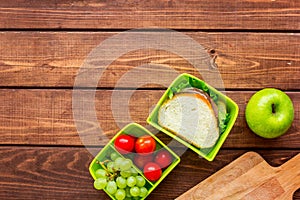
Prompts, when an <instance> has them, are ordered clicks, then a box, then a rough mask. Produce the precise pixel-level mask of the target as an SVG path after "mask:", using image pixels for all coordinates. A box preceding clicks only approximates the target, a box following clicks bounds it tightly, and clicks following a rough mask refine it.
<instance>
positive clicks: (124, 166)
mask: <svg viewBox="0 0 300 200" xmlns="http://www.w3.org/2000/svg"><path fill="white" fill-rule="evenodd" d="M131 166H132V161H131V160H130V159H124V160H123V162H121V163H120V165H119V167H120V170H121V171H127V170H130V168H131Z"/></svg>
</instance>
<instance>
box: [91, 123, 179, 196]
mask: <svg viewBox="0 0 300 200" xmlns="http://www.w3.org/2000/svg"><path fill="white" fill-rule="evenodd" d="M120 134H128V135H132V136H135V137H139V136H142V135H150V136H151V137H153V138H154V140H155V141H156V150H160V149H162V148H163V149H165V150H167V151H168V152H170V154H171V155H172V157H173V162H172V164H170V165H169V166H168V167H167V168H166V169H164V170H163V172H162V176H161V177H160V179H159V180H157V181H155V182H151V181H149V180H147V178H146V177H145V176H144V175H143V173H142V171H141V170H140V169H139V168H138V167H136V166H134V168H135V169H136V170H137V172H138V173H139V174H140V175H141V176H143V177H144V178H145V180H146V185H145V187H146V188H147V189H148V195H149V194H150V193H151V192H152V191H153V190H154V189H155V188H156V187H157V186H158V184H159V183H160V182H161V181H162V180H163V179H164V178H165V177H166V176H167V175H168V174H169V173H170V172H171V171H172V170H173V169H174V167H175V166H176V165H178V163H179V162H180V158H179V156H177V155H176V154H175V153H174V152H173V151H172V150H171V149H170V148H168V147H167V146H166V145H165V144H164V143H163V142H161V141H160V140H159V139H158V138H157V137H156V136H155V135H153V134H152V133H151V132H149V131H148V130H147V129H146V128H144V127H143V126H141V125H139V124H137V123H131V124H128V125H127V126H125V127H124V128H123V129H122V130H120V131H119V132H118V133H117V134H116V135H115V136H114V137H113V138H112V139H111V140H110V141H109V143H108V144H107V145H106V146H105V147H104V148H103V149H102V150H101V151H100V152H99V153H98V155H97V156H96V157H95V158H94V159H93V161H92V162H91V164H90V167H89V171H90V174H91V175H92V177H93V178H94V180H95V179H96V175H95V172H96V170H97V169H99V168H102V167H101V165H99V164H98V163H97V161H104V160H106V159H107V155H108V153H109V152H110V153H111V152H112V151H114V152H117V153H118V154H119V152H118V151H117V150H116V149H115V148H114V141H115V139H116V138H117V137H118V136H119V135H120ZM119 155H120V156H122V157H125V158H131V159H132V157H131V156H132V155H130V154H129V155H121V154H119ZM104 191H105V192H106V193H107V194H108V195H109V196H110V197H111V199H115V197H114V196H112V195H110V194H109V193H108V192H107V191H106V190H105V189H104ZM148 195H147V196H148ZM147 196H146V197H147ZM146 197H144V198H141V199H145V198H146Z"/></svg>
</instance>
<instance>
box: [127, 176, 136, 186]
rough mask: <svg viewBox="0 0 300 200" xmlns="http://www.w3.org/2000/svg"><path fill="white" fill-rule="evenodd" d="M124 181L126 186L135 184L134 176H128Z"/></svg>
mask: <svg viewBox="0 0 300 200" xmlns="http://www.w3.org/2000/svg"><path fill="white" fill-rule="evenodd" d="M126 182H127V185H128V187H133V186H135V184H136V178H135V177H134V176H129V177H128V178H127V181H126Z"/></svg>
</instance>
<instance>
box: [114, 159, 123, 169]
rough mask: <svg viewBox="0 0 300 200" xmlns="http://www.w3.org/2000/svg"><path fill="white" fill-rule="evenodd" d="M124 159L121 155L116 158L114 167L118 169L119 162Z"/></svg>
mask: <svg viewBox="0 0 300 200" xmlns="http://www.w3.org/2000/svg"><path fill="white" fill-rule="evenodd" d="M124 160H125V159H124V158H122V157H118V158H116V160H115V168H116V169H117V170H119V169H120V165H121V163H122V162H123V161H124Z"/></svg>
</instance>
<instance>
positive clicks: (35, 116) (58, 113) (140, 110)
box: [0, 89, 300, 148]
mask: <svg viewBox="0 0 300 200" xmlns="http://www.w3.org/2000/svg"><path fill="white" fill-rule="evenodd" d="M163 92H164V90H136V91H134V90H114V91H113V90H98V91H97V92H96V96H95V106H96V115H97V118H98V122H99V125H100V127H101V129H102V132H99V133H95V134H88V133H89V130H90V129H96V127H97V124H96V123H93V122H90V121H88V120H85V116H86V119H88V117H89V115H91V113H92V111H90V110H85V111H84V112H82V114H83V119H81V121H80V120H79V119H78V118H76V119H74V118H73V113H72V90H40V89H17V90H10V89H2V90H0V102H1V103H0V110H1V114H0V135H1V137H0V144H36V145H72V146H74V145H79V146H81V145H82V142H83V144H84V145H105V144H106V143H107V142H108V140H109V139H111V138H112V137H113V135H114V134H115V133H117V132H118V130H119V129H120V128H122V127H123V126H125V125H126V124H128V123H130V122H132V121H134V122H137V123H140V124H142V125H144V126H146V125H147V123H146V119H147V117H148V115H149V113H150V110H151V109H152V108H153V106H154V105H155V104H156V103H157V102H158V100H159V98H160V97H161V95H162V94H163ZM85 94H86V93H85V90H82V95H85ZM112 94H114V95H115V96H116V97H118V98H117V101H112ZM252 94H254V92H244V91H228V92H226V95H228V96H229V97H230V98H232V99H233V100H234V101H235V102H237V104H238V106H239V108H240V113H239V116H238V118H237V121H236V123H235V125H234V127H233V129H232V131H231V133H230V134H229V136H228V138H227V140H226V142H225V143H224V146H223V147H224V148H299V145H300V144H299V142H300V126H299V125H300V123H299V121H300V93H299V92H288V93H287V94H288V95H289V96H290V97H291V99H292V101H293V103H294V107H295V119H294V122H293V124H292V127H291V128H290V129H289V131H288V132H287V134H285V135H284V136H282V137H279V138H277V139H272V140H266V139H263V138H260V137H258V136H256V135H255V134H253V133H252V132H251V131H250V130H249V128H248V127H247V124H246V122H245V116H244V110H245V105H246V104H247V102H248V100H249V99H250V97H251V95H252ZM91 101H92V100H91ZM91 101H89V102H91ZM79 102H81V100H80V99H79ZM124 108H128V110H129V113H127V111H126V109H124ZM113 111H115V112H113ZM76 120H77V121H78V122H80V123H79V124H80V125H81V124H82V125H83V127H86V129H83V130H82V131H81V132H80V134H79V135H80V137H79V135H78V133H77V129H76V127H75V121H76ZM84 125H86V126H84ZM119 127H120V128H119ZM147 127H149V128H150V126H147ZM151 130H152V131H154V132H155V129H154V128H152V129H151ZM91 133H93V132H91ZM161 136H162V138H163V140H164V141H165V142H167V141H168V140H169V137H168V136H166V135H165V134H161Z"/></svg>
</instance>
